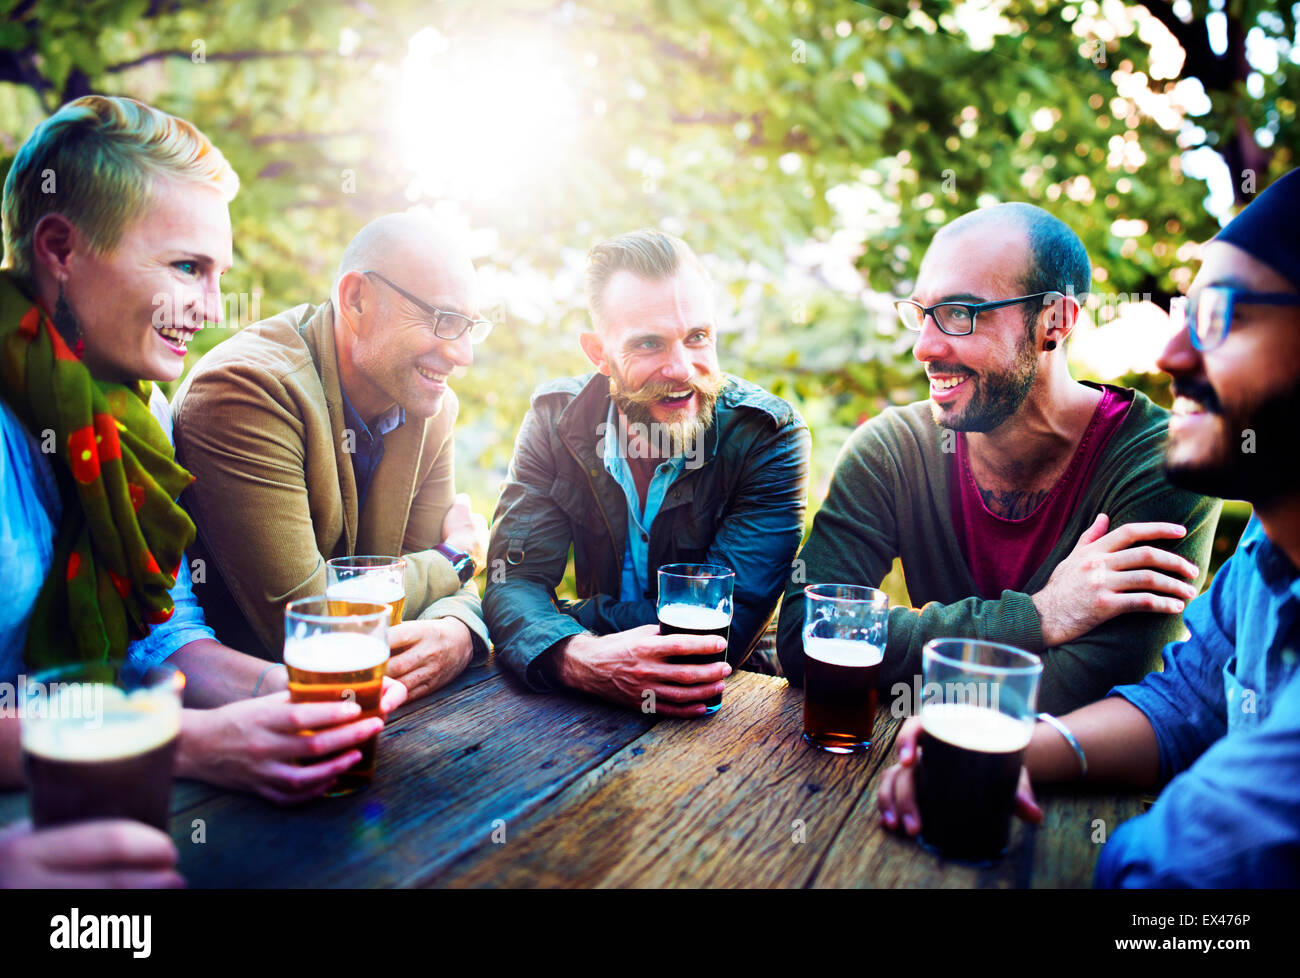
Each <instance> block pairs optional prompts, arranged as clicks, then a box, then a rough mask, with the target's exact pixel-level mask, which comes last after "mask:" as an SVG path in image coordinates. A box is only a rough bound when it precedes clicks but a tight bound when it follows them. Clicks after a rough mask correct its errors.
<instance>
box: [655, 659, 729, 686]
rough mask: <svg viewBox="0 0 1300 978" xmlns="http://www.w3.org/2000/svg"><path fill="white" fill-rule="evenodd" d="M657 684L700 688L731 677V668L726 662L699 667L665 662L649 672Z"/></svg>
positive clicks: (710, 663)
mask: <svg viewBox="0 0 1300 978" xmlns="http://www.w3.org/2000/svg"><path fill="white" fill-rule="evenodd" d="M647 672H649V673H650V674H651V675H652V676H653V677H654V680H655V681H656V682H665V683H675V684H676V685H678V686H698V685H701V684H703V683H716V682H721V681H722V680H723V679H726V678H727V677H728V676H730V675H731V667H730V666H729V665H727V664H726V663H725V662H709V663H706V664H703V665H698V666H688V665H676V664H674V663H670V662H665V663H661V664H657V665H656V666H655V668H654V669H653V670H647Z"/></svg>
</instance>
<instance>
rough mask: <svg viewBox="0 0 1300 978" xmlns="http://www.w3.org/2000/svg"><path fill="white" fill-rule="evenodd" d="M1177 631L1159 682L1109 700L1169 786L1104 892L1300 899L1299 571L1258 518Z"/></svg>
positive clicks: (1123, 845) (1116, 858) (1118, 851)
mask: <svg viewBox="0 0 1300 978" xmlns="http://www.w3.org/2000/svg"><path fill="white" fill-rule="evenodd" d="M1183 620H1184V623H1185V624H1186V625H1187V629H1188V631H1189V632H1190V637H1189V638H1188V639H1187V641H1185V642H1174V643H1171V644H1170V645H1168V646H1167V647H1166V648H1165V650H1164V671H1163V672H1153V673H1151V674H1150V675H1148V676H1147V677H1146V678H1145V679H1143V680H1142V682H1141V683H1139V684H1137V685H1134V686H1119V687H1116V688H1115V689H1113V690H1111V695H1112V696H1122V697H1124V698H1125V699H1126V700H1128V701H1129V702H1130V703H1132V704H1133V705H1134V706H1136V707H1137V708H1138V709H1139V710H1141V711H1142V712H1143V713H1145V714H1146V716H1147V719H1149V720H1150V721H1151V726H1152V727H1153V728H1154V730H1155V734H1156V740H1157V742H1158V743H1159V745H1160V773H1161V779H1162V780H1167V779H1170V778H1172V780H1170V781H1169V783H1168V785H1167V786H1166V787H1165V789H1164V791H1163V792H1162V793H1161V795H1160V798H1159V799H1158V800H1157V801H1156V803H1155V805H1153V806H1152V808H1151V810H1150V811H1149V812H1147V813H1146V814H1145V815H1141V816H1139V817H1138V818H1135V819H1132V820H1131V821H1129V822H1127V823H1125V824H1124V825H1123V826H1121V827H1120V828H1119V829H1118V831H1116V832H1115V833H1114V834H1113V835H1112V836H1111V837H1110V840H1109V841H1108V842H1107V843H1106V845H1105V847H1104V848H1103V849H1102V852H1101V858H1100V859H1099V861H1098V863H1097V875H1096V885H1098V886H1108V887H1110V886H1124V887H1170V886H1206V887H1262V886H1288V887H1294V886H1300V571H1297V569H1296V568H1295V567H1294V566H1292V564H1291V562H1290V560H1288V558H1287V556H1286V554H1285V553H1283V552H1282V550H1281V549H1280V548H1279V547H1278V546H1277V545H1276V544H1274V543H1273V542H1272V541H1271V540H1269V539H1268V537H1267V536H1265V534H1264V530H1263V528H1262V527H1261V526H1260V524H1259V521H1258V520H1256V519H1254V518H1252V519H1251V521H1250V523H1249V525H1248V526H1247V527H1246V531H1245V533H1244V534H1243V535H1242V538H1241V542H1240V543H1239V544H1238V545H1237V551H1236V553H1234V554H1233V555H1232V557H1231V558H1230V559H1229V560H1228V562H1227V563H1226V564H1224V565H1223V567H1222V569H1220V571H1219V573H1218V575H1217V576H1216V577H1215V578H1214V584H1213V585H1212V586H1211V588H1210V590H1209V591H1207V592H1206V593H1205V594H1203V595H1201V597H1199V598H1197V599H1196V600H1195V601H1193V602H1192V603H1191V604H1190V605H1188V607H1187V610H1186V612H1185V613H1184V615H1183Z"/></svg>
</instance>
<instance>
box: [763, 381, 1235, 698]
mask: <svg viewBox="0 0 1300 978" xmlns="http://www.w3.org/2000/svg"><path fill="white" fill-rule="evenodd" d="M1168 417H1169V415H1168V412H1167V411H1165V410H1164V409H1163V408H1160V407H1158V406H1157V405H1155V404H1154V403H1152V402H1151V400H1150V399H1149V398H1147V397H1145V396H1144V395H1143V394H1142V393H1141V392H1140V391H1138V392H1136V393H1135V396H1134V399H1133V402H1132V404H1131V405H1130V406H1129V409H1128V413H1127V415H1126V416H1125V417H1124V420H1123V421H1122V422H1121V424H1120V427H1119V428H1118V429H1117V430H1116V431H1115V433H1114V435H1113V436H1112V437H1111V439H1110V441H1109V443H1108V444H1107V445H1106V446H1105V448H1104V450H1103V451H1102V454H1101V457H1100V458H1099V459H1098V460H1097V463H1096V467H1095V468H1094V469H1093V473H1092V478H1091V480H1090V482H1089V485H1088V486H1087V487H1086V489H1085V491H1084V494H1083V496H1082V498H1081V503H1080V505H1079V508H1078V510H1077V511H1076V512H1074V513H1073V514H1071V516H1070V518H1069V520H1068V521H1067V523H1066V527H1065V531H1064V533H1063V534H1062V536H1061V538H1060V539H1059V540H1058V541H1057V543H1056V546H1055V547H1054V548H1053V550H1052V552H1051V554H1049V556H1048V558H1047V560H1046V561H1045V562H1044V564H1043V565H1042V566H1041V567H1040V568H1039V569H1038V570H1037V571H1036V572H1035V573H1034V575H1033V576H1032V577H1031V578H1030V579H1029V581H1028V583H1027V584H1026V585H1025V590H1024V592H1018V591H1003V592H1002V596H1001V597H1000V598H997V599H993V600H985V599H983V598H980V597H972V595H977V594H978V589H977V588H976V586H975V582H974V580H973V579H972V577H971V573H970V570H969V568H968V567H967V564H966V559H965V557H964V556H963V554H962V551H961V545H960V544H959V543H958V540H957V534H956V533H955V532H954V531H953V527H952V517H951V508H950V506H949V499H948V493H949V485H948V483H949V473H950V471H951V459H952V456H951V455H950V454H947V453H945V452H943V451H942V450H941V443H940V437H941V435H940V432H941V429H940V428H939V427H938V426H937V425H936V424H935V423H934V420H933V418H932V416H931V412H930V405H929V402H928V401H921V402H918V403H916V404H911V405H908V406H907V407H903V408H889V409H887V410H885V411H884V412H882V413H881V414H880V415H879V416H877V417H875V418H873V419H871V420H870V421H868V422H866V423H865V424H863V425H862V426H861V427H859V428H858V429H857V431H855V432H854V433H853V435H852V436H851V437H850V438H849V440H848V443H847V444H846V445H845V446H844V449H843V451H841V453H840V457H839V460H838V462H837V463H836V466H835V474H834V476H833V477H832V479H831V485H830V490H829V492H828V493H827V496H826V501H825V503H824V504H823V505H822V508H821V510H820V511H819V512H818V514H817V517H816V519H815V520H814V521H813V526H812V532H811V533H810V534H809V536H808V541H807V543H805V544H804V547H803V549H802V550H801V551H800V553H799V557H798V558H797V559H796V560H795V563H794V570H793V573H792V574H791V580H790V583H789V585H788V586H787V588H786V594H785V600H784V601H783V602H782V606H781V617H780V622H779V625H778V629H777V651H778V654H779V655H780V659H781V667H782V669H783V670H784V672H785V674H786V675H787V676H788V677H789V679H790V682H792V683H795V684H796V685H802V683H803V640H802V634H803V619H804V602H803V588H804V586H805V585H806V584H822V583H834V584H868V585H871V586H876V585H879V584H880V582H881V580H882V579H883V578H884V577H885V575H886V574H888V573H889V570H890V567H891V566H892V564H893V560H894V558H895V557H899V558H901V560H902V564H903V574H904V576H905V578H906V580H907V590H908V595H909V597H910V598H911V600H912V602H913V604H915V605H916V606H917V607H913V608H903V607H895V608H892V609H891V610H890V614H889V635H888V644H887V646H886V650H885V659H884V662H883V664H882V669H881V675H880V682H879V685H880V688H881V689H882V691H884V692H885V693H887V694H888V693H890V692H891V691H892V690H893V687H894V685H895V684H896V683H905V684H907V686H908V687H909V689H916V688H918V687H919V684H920V682H921V679H920V674H921V648H922V646H924V645H925V643H926V642H927V641H929V640H930V639H932V638H940V637H962V638H981V639H987V640H989V641H995V642H1004V643H1006V644H1008V645H1014V646H1016V647H1017V648H1021V649H1025V650H1027V651H1030V652H1035V653H1038V654H1040V655H1041V656H1042V657H1043V679H1042V685H1041V687H1040V689H1039V696H1038V702H1039V708H1040V709H1042V710H1046V711H1048V712H1051V713H1064V712H1067V711H1069V710H1072V709H1074V708H1075V707H1078V706H1081V705H1083V704H1084V703H1090V702H1092V701H1094V700H1097V699H1100V698H1101V697H1103V696H1105V695H1106V692H1107V691H1108V690H1109V689H1110V688H1111V687H1112V686H1116V685H1120V684H1123V683H1133V682H1137V681H1138V680H1139V679H1141V678H1142V677H1143V676H1144V675H1146V674H1147V673H1148V672H1151V671H1153V670H1155V669H1158V668H1159V663H1160V655H1159V653H1160V650H1161V649H1162V648H1163V647H1164V645H1165V644H1166V643H1168V642H1171V641H1175V640H1177V639H1179V638H1180V637H1181V636H1182V634H1183V631H1182V628H1183V625H1182V616H1181V615H1170V614H1155V613H1147V612H1141V613H1139V612H1134V613H1130V614H1124V615H1119V616H1117V617H1115V618H1112V619H1111V620H1110V621H1108V622H1105V623H1104V624H1102V625H1100V626H1098V627H1097V628H1095V629H1094V630H1093V631H1092V632H1090V633H1089V634H1087V635H1085V636H1083V637H1082V638H1080V639H1077V640H1075V641H1073V642H1068V643H1066V644H1065V645H1061V646H1058V647H1056V648H1050V649H1048V648H1045V647H1044V644H1043V634H1042V629H1041V628H1040V623H1039V619H1038V612H1037V609H1035V607H1034V604H1033V601H1032V600H1031V599H1030V596H1031V595H1033V594H1036V593H1037V592H1038V591H1040V590H1042V589H1043V587H1044V586H1045V585H1046V584H1047V580H1048V578H1049V577H1051V574H1052V571H1053V570H1054V569H1055V567H1056V565H1057V564H1059V563H1060V562H1061V561H1062V560H1064V559H1065V558H1066V557H1067V556H1068V555H1069V554H1070V552H1071V551H1072V550H1073V549H1074V547H1075V545H1076V544H1077V543H1078V541H1079V537H1081V536H1082V535H1083V532H1084V530H1086V529H1087V528H1088V527H1089V525H1091V523H1092V521H1093V520H1094V519H1096V517H1097V514H1099V513H1106V514H1107V515H1108V516H1109V517H1110V526H1111V528H1112V529H1114V528H1115V527H1117V526H1120V525H1122V524H1124V523H1141V522H1151V521H1167V522H1171V523H1182V524H1183V525H1185V526H1186V527H1187V531H1188V532H1187V535H1186V536H1185V537H1183V538H1182V539H1181V540H1177V541H1167V544H1168V549H1171V550H1173V551H1174V552H1176V553H1178V554H1180V555H1181V556H1183V557H1185V558H1187V559H1188V560H1190V561H1193V562H1195V563H1196V564H1197V565H1198V566H1199V567H1200V568H1201V574H1200V576H1199V577H1198V578H1197V580H1196V585H1197V587H1200V586H1202V585H1203V584H1204V583H1205V572H1206V568H1207V566H1208V563H1209V557H1210V545H1211V543H1212V542H1213V538H1214V528H1215V526H1216V524H1217V523H1218V519H1219V508H1220V506H1221V503H1220V501H1219V500H1217V499H1211V498H1208V497H1205V496H1200V495H1197V494H1196V493H1192V492H1187V491H1185V490H1182V489H1176V488H1174V487H1173V486H1171V485H1170V484H1169V483H1168V482H1167V481H1166V480H1165V478H1164V473H1163V471H1162V465H1161V463H1162V459H1163V454H1164V441H1165V429H1166V425H1167V422H1168ZM913 677H916V678H915V679H914V678H913Z"/></svg>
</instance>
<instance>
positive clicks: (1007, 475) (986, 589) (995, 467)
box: [777, 204, 1220, 713]
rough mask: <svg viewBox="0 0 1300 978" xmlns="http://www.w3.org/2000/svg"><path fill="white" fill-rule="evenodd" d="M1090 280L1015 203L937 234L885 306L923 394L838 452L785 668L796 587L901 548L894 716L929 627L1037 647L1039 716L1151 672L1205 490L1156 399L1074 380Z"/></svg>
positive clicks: (1208, 529)
mask: <svg viewBox="0 0 1300 978" xmlns="http://www.w3.org/2000/svg"><path fill="white" fill-rule="evenodd" d="M1091 278H1092V268H1091V264H1090V262H1089V260H1088V255H1087V252H1086V251H1085V250H1084V247H1083V244H1082V242H1080V241H1079V239H1078V237H1077V236H1076V235H1075V234H1074V233H1073V232H1072V231H1071V230H1070V229H1069V228H1068V227H1066V226H1065V225H1064V224H1063V223H1061V222H1060V221H1059V220H1057V219H1056V218H1054V217H1052V216H1051V215H1050V214H1048V213H1047V212H1046V211H1043V210H1042V209H1040V208H1037V207H1034V206H1032V205H1029V204H1002V205H999V206H996V207H990V208H984V209H981V210H978V211H974V212H972V213H970V214H966V215H964V216H963V217H960V218H958V219H957V220H955V221H953V222H952V223H951V224H949V225H947V226H946V227H944V228H943V229H941V230H940V232H939V233H938V234H937V235H936V236H935V238H934V240H933V242H932V243H931V245H930V248H929V250H928V251H927V253H926V255H925V258H924V260H923V261H922V263H921V269H920V272H919V274H918V276H917V282H916V290H915V292H914V294H913V295H912V296H911V297H910V298H907V299H900V300H898V301H897V303H896V308H897V310H898V314H899V317H900V319H901V320H902V322H903V325H904V326H906V327H907V328H908V329H910V330H912V331H914V332H915V333H916V334H917V337H916V342H915V344H914V346H913V349H912V352H913V354H914V355H915V357H916V358H917V360H918V361H920V362H921V363H922V364H923V365H924V366H925V372H926V375H927V376H928V378H929V381H930V397H929V399H928V400H927V401H921V402H918V403H916V404H912V405H909V406H907V407H903V408H889V409H887V410H885V411H884V412H882V413H881V414H880V415H879V416H877V417H875V418H873V419H871V420H870V421H868V422H867V423H865V424H864V425H862V426H861V427H859V428H858V430H857V431H855V432H854V434H853V435H852V437H851V438H850V439H849V442H848V444H847V445H846V446H845V448H844V450H843V452H842V453H841V455H840V459H839V462H838V464H837V466H836V470H835V473H834V476H833V478H832V480H831V485H830V489H829V492H828V494H827V497H826V501H825V502H824V503H823V505H822V507H821V509H820V511H819V512H818V514H817V517H816V519H815V520H814V522H813V526H812V530H811V532H810V535H809V537H808V540H807V542H806V543H805V545H804V547H803V550H802V551H801V552H800V554H799V557H798V558H797V559H796V561H795V565H794V571H793V573H792V574H791V580H790V583H789V585H788V586H787V589H786V594H785V599H784V601H783V603H782V608H781V616H780V623H779V626H778V636H777V649H778V653H779V656H780V660H781V666H782V669H783V671H784V672H785V673H786V675H787V676H788V677H789V678H790V681H791V682H793V683H796V684H798V683H801V682H802V679H803V664H804V663H803V644H802V630H803V616H804V606H803V588H804V587H805V586H806V585H809V584H819V583H836V584H867V585H871V586H877V585H879V584H880V582H881V580H882V579H883V578H884V577H885V576H886V574H888V573H889V571H890V569H891V567H892V565H893V561H894V559H895V558H899V559H901V561H902V566H903V573H904V575H905V578H906V581H907V589H908V594H909V597H910V599H911V603H912V605H913V606H914V607H896V608H893V609H892V610H891V612H890V616H889V625H888V644H887V647H886V650H885V657H884V661H883V663H882V668H881V670H880V673H879V676H880V688H881V691H882V692H883V693H884V694H886V696H889V697H891V698H892V700H893V701H894V702H895V703H898V704H900V705H901V707H902V709H901V710H900V712H901V713H907V712H913V711H915V710H917V709H919V707H920V703H919V702H916V699H917V695H916V694H917V692H919V691H920V689H921V678H920V674H921V649H922V647H923V646H924V644H925V643H926V642H927V641H928V640H929V639H931V638H936V637H941V636H959V637H969V638H981V639H986V640H990V641H996V642H1003V643H1005V644H1008V645H1013V646H1016V647H1018V648H1021V649H1025V650H1027V651H1030V652H1034V653H1037V654H1040V655H1041V656H1042V657H1043V679H1042V686H1041V689H1040V693H1039V703H1040V705H1041V706H1042V707H1043V709H1045V710H1047V711H1051V712H1055V711H1061V710H1068V709H1072V708H1073V707H1076V706H1078V705H1080V704H1082V703H1087V702H1090V701H1092V700H1094V699H1096V698H1098V697H1099V696H1102V695H1104V694H1105V692H1106V690H1108V689H1109V688H1110V687H1111V686H1113V685H1115V684H1116V683H1120V682H1136V681H1137V680H1139V679H1141V678H1142V676H1143V675H1145V674H1146V673H1147V672H1149V671H1150V670H1151V669H1153V668H1156V667H1157V665H1158V662H1159V652H1160V649H1161V647H1162V646H1163V645H1164V644H1165V643H1166V642H1169V641H1171V640H1172V639H1174V638H1176V637H1177V633H1178V631H1179V629H1180V628H1181V620H1180V617H1179V615H1180V613H1181V612H1182V610H1183V607H1184V605H1185V603H1186V602H1187V601H1190V600H1191V599H1192V598H1193V597H1195V595H1196V594H1197V593H1198V591H1199V588H1200V586H1201V584H1202V583H1203V582H1204V579H1205V568H1206V567H1207V565H1208V562H1209V556H1210V546H1211V543H1212V542H1213V535H1214V527H1215V525H1216V523H1217V520H1218V512H1219V505H1220V504H1219V502H1218V501H1217V500H1213V499H1210V498H1208V497H1205V496H1202V495H1198V494H1196V493H1194V492H1190V491H1187V490H1182V489H1176V488H1174V487H1172V486H1170V485H1169V484H1168V483H1167V482H1166V481H1165V479H1164V477H1163V474H1162V472H1161V457H1162V455H1161V453H1162V450H1163V446H1164V440H1165V432H1166V427H1167V424H1168V412H1166V411H1164V410H1163V409H1161V408H1159V407H1158V406H1156V405H1155V404H1153V403H1152V402H1151V401H1150V400H1149V399H1148V398H1147V397H1145V396H1144V395H1143V394H1142V393H1141V392H1139V391H1134V390H1126V389H1123V388H1119V387H1114V386H1110V385H1098V384H1091V383H1085V382H1080V381H1076V380H1074V379H1073V378H1072V377H1071V376H1070V371H1069V367H1068V364H1067V361H1066V351H1065V341H1066V338H1067V337H1068V336H1069V335H1070V332H1071V330H1072V329H1073V328H1074V325H1075V323H1076V321H1077V317H1078V315H1079V302H1078V299H1077V298H1076V297H1078V296H1083V295H1086V294H1087V291H1088V289H1089V286H1090V284H1091Z"/></svg>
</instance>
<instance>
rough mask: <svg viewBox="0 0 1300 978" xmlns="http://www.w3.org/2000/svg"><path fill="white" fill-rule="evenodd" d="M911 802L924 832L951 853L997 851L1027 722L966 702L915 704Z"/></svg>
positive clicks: (970, 856) (1003, 839)
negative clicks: (916, 750)
mask: <svg viewBox="0 0 1300 978" xmlns="http://www.w3.org/2000/svg"><path fill="white" fill-rule="evenodd" d="M921 728H922V729H921V736H920V740H919V744H920V747H921V763H920V766H919V769H918V771H917V805H918V807H919V808H920V812H921V835H922V837H923V838H924V840H925V841H926V842H927V843H928V844H929V845H931V846H933V847H934V848H936V849H938V850H939V851H940V852H942V853H943V854H944V855H945V856H947V857H949V858H952V859H965V860H987V859H994V858H996V857H997V856H999V855H1001V854H1002V853H1003V852H1004V851H1005V850H1006V848H1007V842H1008V840H1009V838H1010V834H1011V815H1012V812H1013V810H1014V808H1015V797H1016V785H1017V782H1019V780H1020V768H1021V765H1023V764H1024V760H1025V749H1026V748H1027V747H1028V746H1029V738H1030V734H1031V733H1032V731H1033V727H1032V726H1031V725H1030V724H1027V723H1024V722H1022V721H1021V720H1018V719H1016V718H1015V717H1011V716H1007V715H1006V714H1005V713H1002V712H1000V711H998V710H994V709H989V708H988V707H984V706H978V705H973V704H969V703H934V704H930V705H927V706H925V707H923V708H922V709H921Z"/></svg>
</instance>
